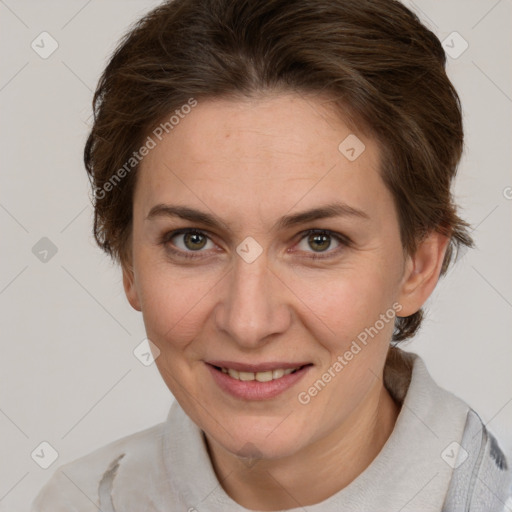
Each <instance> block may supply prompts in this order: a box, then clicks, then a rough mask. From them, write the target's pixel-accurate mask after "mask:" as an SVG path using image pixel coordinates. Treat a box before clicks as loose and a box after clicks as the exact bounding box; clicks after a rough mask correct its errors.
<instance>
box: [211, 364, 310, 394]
mask: <svg viewBox="0 0 512 512" xmlns="http://www.w3.org/2000/svg"><path fill="white" fill-rule="evenodd" d="M214 363H215V364H214ZM206 366H207V368H208V370H209V371H210V374H211V375H212V377H213V380H214V382H215V383H216V384H217V386H218V387H219V388H220V389H221V390H222V391H224V392H225V393H228V394H229V395H231V396H233V397H235V398H238V399H242V400H268V399H271V398H274V397H276V396H277V395H279V394H281V393H283V392H284V391H286V390H287V389H289V388H291V387H292V386H294V385H295V384H296V383H297V382H298V381H299V380H301V379H302V378H303V377H304V375H305V374H306V373H307V372H308V371H309V370H310V369H311V367H312V366H313V364H312V363H299V364H297V363H277V364H276V363H266V364H264V365H263V364H262V365H241V364H237V363H232V362H229V363H228V362H222V364H220V363H217V362H210V363H206ZM233 366H237V367H238V368H233ZM257 367H259V368H263V367H264V369H263V370H261V369H259V368H257ZM240 368H243V369H240ZM249 368H252V369H253V370H258V369H259V371H248V370H249Z"/></svg>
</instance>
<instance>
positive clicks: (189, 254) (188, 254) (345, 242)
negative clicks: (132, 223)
mask: <svg viewBox="0 0 512 512" xmlns="http://www.w3.org/2000/svg"><path fill="white" fill-rule="evenodd" d="M182 234H198V235H201V236H205V237H206V238H208V240H211V239H210V237H209V236H208V234H207V233H205V232H204V231H201V230H199V229H194V228H183V229H177V230H175V231H169V232H168V233H165V234H164V235H163V236H162V237H161V239H160V244H161V245H163V246H164V247H165V248H166V249H167V250H168V251H169V252H170V253H171V254H173V255H176V256H179V257H181V258H185V259H190V260H192V259H197V258H202V257H203V256H202V255H201V252H202V251H195V252H197V254H194V251H182V250H176V249H171V248H170V247H169V242H170V240H171V239H173V238H174V237H175V236H178V235H182ZM312 234H316V235H328V236H330V237H332V238H334V239H335V240H336V241H337V242H339V243H340V245H341V247H339V248H338V249H334V250H332V251H328V252H325V253H314V252H313V253H312V254H311V255H310V256H306V258H308V259H311V260H324V259H328V258H333V257H335V256H337V255H338V253H339V252H340V250H342V249H343V248H345V247H350V246H351V244H352V242H351V240H350V239H349V238H348V237H346V236H344V235H341V234H340V233H336V232H334V231H330V230H328V229H308V230H306V231H303V232H302V233H300V235H301V237H300V239H299V241H298V242H297V243H300V242H302V240H304V239H305V238H307V237H308V236H309V235H312ZM324 254H327V256H325V255H324Z"/></svg>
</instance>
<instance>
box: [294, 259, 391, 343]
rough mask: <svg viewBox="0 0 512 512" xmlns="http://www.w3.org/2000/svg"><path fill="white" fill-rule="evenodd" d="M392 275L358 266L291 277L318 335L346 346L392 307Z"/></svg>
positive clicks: (304, 310) (303, 309) (326, 341)
mask: <svg viewBox="0 0 512 512" xmlns="http://www.w3.org/2000/svg"><path fill="white" fill-rule="evenodd" d="M389 277H390V275H389V274H387V273H386V272H384V271H382V270H381V269H378V267H376V266H373V270H372V268H370V266H369V267H367V268H365V267H362V266H358V267H357V268H356V267H354V268H350V269H348V268H346V269H342V270H340V271H339V272H334V271H332V272H325V273H324V274H322V272H318V273H317V274H316V275H315V276H313V275H311V274H299V273H296V274H295V275H294V276H293V278H292V277H291V276H290V279H289V281H290V288H291V289H292V290H293V291H294V293H295V295H296V296H297V297H299V298H300V304H302V306H301V308H300V309H301V310H302V311H303V315H304V317H305V318H309V319H310V321H309V322H308V323H309V326H310V328H311V326H312V325H316V330H317V336H318V338H319V339H323V340H324V341H325V343H326V344H329V345H330V344H332V343H334V344H335V345H336V344H337V345H338V348H343V346H345V345H346V344H347V343H350V342H351V340H352V339H354V338H355V337H357V335H358V334H359V333H360V332H361V331H363V330H364V329H365V328H366V327H369V326H371V325H373V324H374V323H375V321H376V320H378V319H379V317H380V315H381V314H383V313H386V311H387V310H388V309H389V308H391V306H392V303H393V297H394V286H393V283H392V282H391V280H390V278H389ZM340 345H341V346H340Z"/></svg>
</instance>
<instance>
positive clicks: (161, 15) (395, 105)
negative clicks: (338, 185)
mask: <svg viewBox="0 0 512 512" xmlns="http://www.w3.org/2000/svg"><path fill="white" fill-rule="evenodd" d="M445 63H446V57H445V53H444V51H443V48H442V46H441V43H440V42H439V40H438V39H437V37H436V36H435V35H434V34H433V33H432V32H431V31H430V30H428V29H427V28H426V27H425V26H423V25H422V24H421V23H420V21H419V19H418V18H417V16H416V15H415V14H414V13H412V12H411V11H410V10H408V9H407V8H406V7H405V6H404V5H402V4H401V3H399V2H398V1H394V0H301V1H300V2H293V1H290V0H173V1H168V2H165V3H163V4H162V5H160V6H158V7H157V8H155V9H154V10H152V11H151V12H149V13H148V14H147V15H146V16H144V17H143V18H142V19H140V20H139V21H138V22H137V23H136V24H135V25H134V26H132V27H131V29H130V30H129V31H128V32H127V33H126V35H125V36H124V37H123V39H122V40H121V41H120V43H119V46H118V47H117V49H116V50H115V51H114V53H113V55H112V56H111V58H110V61H109V63H108V65H107V67H106V69H105V70H104V72H103V74H102V76H101V78H100V80H99V83H98V86H97V89H96V92H95V94H94V99H93V110H94V125H93V127H92V130H91V132H90V134H89V137H88V140H87V143H86V146H85V150H84V161H85V166H86V169H87V172H88V174H89V178H90V180H91V184H92V187H93V190H94V197H93V203H94V236H95V238H96V241H97V243H98V244H99V246H100V247H101V248H103V249H104V250H105V251H106V252H107V253H108V254H110V255H111V256H112V257H113V259H114V260H117V261H119V262H121V263H122V264H124V263H126V262H128V261H130V251H129V245H130V234H131V221H132V200H133V192H134V187H135V182H136V171H137V165H136V163H137V162H135V161H133V160H130V159H131V158H133V155H134V154H135V153H134V152H136V151H137V150H138V149H139V148H140V147H141V145H142V144H143V141H144V140H145V139H146V137H147V136H148V134H149V133H151V130H153V129H154V127H155V126H157V125H158V123H160V122H161V121H162V119H163V118H164V117H165V116H166V115H170V113H172V112H173V111H175V110H176V109H179V108H180V107H182V106H183V105H186V104H187V103H188V102H189V100H190V98H191V97H192V98H194V99H195V100H196V101H201V100H203V99H207V98H214V97H234V98H235V97H243V96H253V95H255V94H259V93H265V92H272V91H288V92H299V93H311V94H316V93H322V94H324V93H325V94H328V95H329V97H332V99H333V101H334V105H335V106H336V108H338V109H339V113H343V115H344V120H345V121H346V122H349V123H351V124H352V125H354V126H358V127H359V129H360V130H362V131H364V132H365V133H370V134H371V135H373V136H374V137H375V138H376V140H377V141H378V142H379V146H380V149H381V172H382V178H383V180H384V182H385V184H386V186H387V187H388V188H389V190H390V191H391V192H392V194H393V197H394V200H395V205H396V209H397V212H398V217H399V221H400V230H401V239H402V244H403V247H404V251H406V252H408V253H411V254H412V253H413V252H414V250H415V248H416V247H417V243H418V241H419V240H421V238H422V237H423V236H424V235H425V234H426V233H428V232H429V231H432V230H437V231H439V232H442V233H443V234H446V235H448V236H450V237H451V240H450V244H449V247H448V250H447V253H446V256H445V259H444V262H443V267H442V271H441V274H444V273H445V272H446V270H447V268H448V265H449V264H450V262H451V260H452V258H453V256H454V255H455V254H456V252H457V250H458V249H459V248H460V247H461V246H468V247H471V246H472V245H473V241H472V239H471V237H470V235H469V232H468V229H467V228H468V227H469V225H468V224H467V223H466V222H464V221H463V220H461V219H460V218H459V217H458V216H457V214H456V207H455V205H454V203H453V199H452V195H451V190H450V187H451V183H452V180H453V178H454V177H455V173H456V170H457V165H458V163H459V160H460V157H461V154H462V150H463V129H462V116H461V110H460V101H459V97H458V95H457V93H456V91H455V89H454V87H453V85H452V84H451V82H450V80H449V79H448V77H447V75H446V71H445ZM177 113H178V112H177ZM128 161H131V162H132V163H131V166H132V167H127V166H126V163H127V162H128ZM123 168H124V170H125V171H124V172H120V171H121V169H123ZM116 173H117V174H116ZM422 316H423V312H422V310H420V311H418V312H416V313H415V314H413V315H411V316H408V317H401V318H397V319H396V321H395V332H394V335H393V340H395V341H401V340H404V339H406V338H409V337H411V336H413V335H414V333H415V332H416V331H417V330H418V328H419V326H420V324H421V320H422Z"/></svg>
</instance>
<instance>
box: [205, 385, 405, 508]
mask: <svg viewBox="0 0 512 512" xmlns="http://www.w3.org/2000/svg"><path fill="white" fill-rule="evenodd" d="M399 412H400V408H399V406H398V405H397V404H396V403H395V402H394V401H393V399H392V398H391V396H390V394H389V393H388V391H387V389H386V388H385V387H384V385H383V383H382V381H381V380H376V383H375V386H374V388H372V390H371V391H370V392H369V396H368V397H367V400H365V401H364V404H362V405H361V407H359V408H358V409H357V410H355V411H354V412H353V414H352V415H351V416H350V417H349V418H348V419H347V421H345V422H344V423H343V424H342V425H340V426H339V427H338V428H337V429H336V430H335V431H333V432H331V433H330V434H329V435H328V436H326V437H324V438H322V439H319V440H318V441H316V442H315V443H313V444H311V445H309V446H307V447H306V448H304V449H303V450H301V451H300V452H297V453H294V454H293V455H291V456H289V457H284V458H281V459H272V460H265V459H261V460H257V461H255V463H254V464H253V465H252V466H248V465H247V464H245V463H244V462H243V461H241V460H240V459H238V458H237V457H235V456H233V455H232V454H230V453H229V452H226V450H224V449H223V448H221V447H220V446H219V445H218V444H217V443H216V442H215V441H213V440H212V439H210V438H209V437H208V435H205V437H206V441H207V446H208V451H209V455H210V459H211V460H212V465H213V467H214V470H215V473H216V475H217V478H218V479H219V482H220V483H221V485H222V487H223V488H224V490H225V491H226V493H227V494H228V495H229V496H230V497H231V498H232V499H233V500H234V501H236V502H237V503H238V504H240V505H241V506H243V507H245V508H248V509H251V510H264V511H273V510H283V509H289V508H295V507H300V506H308V505H314V504H316V503H320V502H322V501H324V500H326V499H327V498H329V497H330V496H332V495H333V494H336V493H337V492H339V491H340V490H342V489H343V488H345V487H346V486H347V485H348V484H350V482H352V481H353V480H354V479H355V478H356V477H357V476H358V475H360V474H361V473H362V472H363V471H364V470H365V469H366V468H367V467H368V466H369V465H370V463H371V462H372V461H373V459H374V458H375V457H376V456H377V455H378V453H379V452H380V450H381V449H382V447H383V446H384V444H385V443H386V441H387V439H388V438H389V436H390V435H391V432H392V431H393V428H394V425H395V422H396V419H397V417H398V414H399ZM311 475H314V482H312V477H311ZM312 484H313V485H312Z"/></svg>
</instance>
